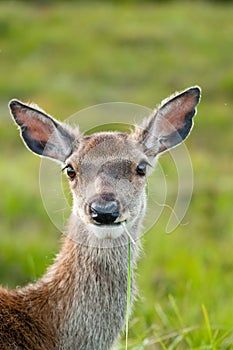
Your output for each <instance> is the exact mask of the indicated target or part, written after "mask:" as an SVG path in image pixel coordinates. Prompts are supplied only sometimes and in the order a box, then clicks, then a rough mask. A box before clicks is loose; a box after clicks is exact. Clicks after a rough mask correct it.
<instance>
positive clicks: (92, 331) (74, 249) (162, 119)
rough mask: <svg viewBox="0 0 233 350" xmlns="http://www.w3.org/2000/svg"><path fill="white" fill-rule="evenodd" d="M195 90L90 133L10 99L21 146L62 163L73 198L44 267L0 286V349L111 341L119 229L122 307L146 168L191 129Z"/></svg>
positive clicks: (118, 302) (136, 245)
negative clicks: (33, 276) (24, 281)
mask: <svg viewBox="0 0 233 350" xmlns="http://www.w3.org/2000/svg"><path fill="white" fill-rule="evenodd" d="M200 95H201V90H200V88H199V87H198V86H193V87H190V88H188V89H186V90H184V91H182V92H179V93H175V94H173V95H171V96H170V97H169V98H168V99H166V100H164V101H163V102H162V103H161V104H160V105H159V107H158V108H156V109H155V110H154V111H153V113H152V114H151V115H149V116H148V117H147V118H146V119H144V120H143V121H142V123H141V125H136V126H134V128H133V130H131V131H130V132H120V131H119V132H118V131H102V132H96V133H93V134H91V135H84V134H82V133H81V132H80V131H79V129H78V128H77V127H75V128H73V127H71V126H70V125H68V124H66V123H64V122H59V121H57V120H56V119H54V118H53V117H51V116H50V115H48V114H47V113H45V112H44V111H43V110H42V109H40V108H39V107H38V106H36V105H34V104H25V103H22V102H20V101H19V100H17V99H13V100H11V101H10V103H9V109H10V113H11V115H12V117H13V120H14V122H15V123H16V124H17V126H18V127H19V130H20V135H21V138H22V140H23V142H24V144H25V145H26V147H27V148H28V149H29V150H30V151H32V152H33V153H35V154H36V155H39V156H41V157H47V158H49V159H51V160H53V161H56V162H58V163H59V164H60V165H61V167H62V171H63V172H64V173H65V174H66V176H67V179H68V182H69V187H70V191H71V194H72V200H73V205H72V211H71V214H70V218H69V220H68V223H67V227H66V232H65V234H64V235H63V238H62V244H61V248H60V251H59V253H58V254H57V256H56V257H55V258H54V262H53V264H52V265H51V266H49V267H48V269H47V271H46V272H45V274H44V275H43V276H42V277H41V278H39V279H38V280H37V281H36V282H34V283H29V284H28V285H26V286H25V287H18V288H16V289H14V290H9V289H7V288H5V287H4V288H3V287H0V348H1V349H2V350H8V349H16V350H18V349H23V350H29V349H30V350H45V349H46V350H53V349H54V350H55V349H56V350H61V349H62V350H74V349H79V350H108V349H111V348H112V347H113V346H115V344H116V341H117V340H118V339H119V337H120V335H121V334H122V332H123V330H124V325H125V320H126V305H127V301H126V296H127V269H128V259H127V257H128V240H129V236H128V233H129V234H130V237H131V238H132V240H133V244H131V245H130V250H131V251H130V253H131V267H132V273H131V290H130V293H131V294H130V310H132V307H133V303H134V301H135V298H136V296H137V287H136V284H135V269H136V266H137V261H138V258H139V256H140V252H141V250H142V244H141V240H140V232H141V227H142V221H143V217H144V214H145V211H146V179H147V176H148V175H149V174H150V173H151V172H152V170H153V168H154V167H155V165H156V162H157V160H158V157H159V156H160V155H161V154H162V153H164V152H165V151H167V150H169V149H170V148H173V147H175V146H177V145H178V144H180V143H181V142H183V141H184V140H185V139H186V138H187V136H188V135H189V134H190V131H191V129H192V126H193V117H194V115H195V113H196V107H197V104H198V103H199V100H200ZM130 312H131V311H130Z"/></svg>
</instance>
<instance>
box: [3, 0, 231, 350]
mask: <svg viewBox="0 0 233 350" xmlns="http://www.w3.org/2000/svg"><path fill="white" fill-rule="evenodd" d="M195 84H198V85H200V86H201V87H202V91H203V93H202V101H201V104H200V105H199V108H198V115H197V116H196V118H195V128H194V129H193V131H192V135H191V137H190V138H189V139H188V141H187V142H186V145H187V147H188V149H189V152H190V156H191V159H192V162H193V169H194V176H195V183H194V190H193V198H192V202H191V205H190V208H189V210H188V213H187V215H186V217H185V219H184V220H183V223H184V225H181V226H179V227H178V228H177V229H176V230H175V232H173V233H172V234H170V235H166V234H165V233H164V232H165V227H166V224H167V220H168V218H169V215H170V211H169V210H168V209H164V211H163V214H162V216H161V217H160V220H159V221H158V223H157V224H156V226H155V227H154V228H153V230H151V231H150V232H149V233H148V234H147V235H145V237H144V247H145V254H143V255H142V258H141V261H140V263H139V269H138V277H137V280H138V285H139V288H140V295H141V297H140V298H139V299H138V301H137V303H136V305H135V309H134V313H133V315H132V319H131V323H130V344H129V348H130V349H138V350H139V349H140V350H141V349H233V345H232V344H233V317H232V314H233V311H232V308H233V277H232V276H233V254H232V249H233V220H232V203H233V179H232V178H233V176H232V174H233V162H232V155H233V146H232V139H233V122H232V110H233V4H232V1H227V2H211V1H209V2H207V1H206V2H204V1H203V2H202V1H200V2H199V1H174V2H173V1H157V2H156V1H155V2H153V1H151V2H144V1H142V2H140V1H138V2H134V1H129V2H127V1H126V2H124V1H119V2H114V1H110V2H107V1H105V2H89V1H87V2H84V1H83V2H81V1H77V2H76V1H72V2H69V1H67V2H65V1H63V2H62V1H51V2H49V1H48V2H46V1H43V2H30V1H27V2H20V1H1V2H0V146H1V156H0V191H1V200H0V281H1V283H2V284H3V285H4V286H9V287H16V286H18V285H24V284H25V283H27V282H29V281H33V280H35V279H36V278H38V277H39V276H41V274H42V273H43V272H44V271H45V268H46V267H47V266H48V265H49V264H50V263H51V262H52V259H53V257H54V255H55V253H56V252H57V251H58V249H59V237H60V233H59V232H58V231H57V229H56V228H55V227H54V226H53V224H52V223H51V222H50V220H49V218H48V216H47V214H46V212H45V210H44V208H43V204H42V201H41V198H40V191H39V184H38V173H39V166H40V159H39V158H38V157H35V156H33V155H32V154H30V153H29V152H28V151H27V150H26V149H25V147H24V145H23V144H22V142H21V140H20V138H19V135H18V131H17V129H16V127H15V125H13V123H12V121H11V119H10V117H9V112H8V107H7V104H8V101H9V100H10V99H11V98H18V99H21V100H23V101H34V102H35V103H37V104H38V105H40V106H41V107H42V108H43V109H45V110H46V111H48V112H49V113H50V114H52V115H54V116H56V117H57V118H59V119H61V120H62V119H66V118H67V117H69V116H70V115H71V114H73V113H75V112H76V111H78V110H81V109H82V108H85V107H89V106H92V105H94V104H99V103H103V102H112V101H113V102H114V101H123V102H132V103H136V104H141V105H145V106H147V107H150V108H153V107H155V106H156V104H157V103H159V102H160V101H161V100H162V99H164V98H165V97H167V96H169V95H170V94H171V93H173V92H174V91H177V90H182V89H184V88H186V87H189V86H191V85H195ZM94 125H95V121H94V120H93V126H94ZM160 163H161V166H162V167H163V168H164V169H165V173H166V175H167V176H169V174H170V173H171V170H170V163H169V157H168V156H167V155H164V156H163V158H161V160H160ZM173 196H174V195H173V193H172V191H171V193H170V194H169V196H168V203H169V201H170V203H172V200H173V199H174V198H173ZM122 344H123V343H122ZM123 347H124V345H122V348H123Z"/></svg>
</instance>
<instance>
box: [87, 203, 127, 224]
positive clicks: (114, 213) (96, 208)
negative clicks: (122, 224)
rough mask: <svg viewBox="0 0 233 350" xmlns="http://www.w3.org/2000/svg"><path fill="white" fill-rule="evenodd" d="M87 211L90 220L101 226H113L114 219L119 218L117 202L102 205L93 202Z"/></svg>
mask: <svg viewBox="0 0 233 350" xmlns="http://www.w3.org/2000/svg"><path fill="white" fill-rule="evenodd" d="M89 210H90V216H91V218H92V219H93V220H94V221H95V222H97V223H98V224H102V225H111V224H114V222H115V221H116V219H117V218H118V217H119V216H120V212H119V205H118V203H117V201H104V202H103V203H99V202H93V203H92V204H91V205H90V207H89Z"/></svg>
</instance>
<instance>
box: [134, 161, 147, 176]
mask: <svg viewBox="0 0 233 350" xmlns="http://www.w3.org/2000/svg"><path fill="white" fill-rule="evenodd" d="M146 166H147V163H145V162H142V163H140V164H138V166H137V169H136V172H137V175H140V176H145V175H146Z"/></svg>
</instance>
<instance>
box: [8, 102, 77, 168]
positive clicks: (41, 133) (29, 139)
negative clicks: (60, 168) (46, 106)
mask: <svg viewBox="0 0 233 350" xmlns="http://www.w3.org/2000/svg"><path fill="white" fill-rule="evenodd" d="M9 108H10V111H11V114H12V116H13V118H14V120H15V122H16V123H17V124H18V125H19V127H20V130H21V137H22V139H23V141H24V142H25V144H26V146H27V147H28V148H29V149H30V150H31V151H32V152H34V153H36V154H38V155H40V156H44V157H49V158H52V159H54V160H57V161H59V162H62V163H63V162H64V161H65V159H66V158H67V157H68V156H69V155H70V153H71V151H72V148H73V144H74V140H75V135H74V133H73V132H72V131H71V130H70V128H69V127H68V126H67V125H65V124H61V123H59V122H58V121H56V120H55V119H53V118H52V117H50V116H48V115H47V114H45V113H44V112H43V111H41V110H39V109H37V108H34V107H31V106H28V105H25V104H23V103H21V102H20V101H18V100H12V101H10V103H9Z"/></svg>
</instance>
